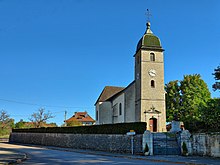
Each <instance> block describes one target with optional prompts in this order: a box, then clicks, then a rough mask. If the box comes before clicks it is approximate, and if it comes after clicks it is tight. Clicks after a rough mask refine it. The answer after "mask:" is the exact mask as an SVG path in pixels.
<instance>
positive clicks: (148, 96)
mask: <svg viewBox="0 0 220 165" xmlns="http://www.w3.org/2000/svg"><path fill="white" fill-rule="evenodd" d="M163 51H164V50H163V48H162V46H161V42H160V39H159V38H158V37H157V36H155V35H154V34H153V32H152V31H151V29H150V22H147V28H146V32H145V34H144V35H143V37H142V38H141V39H140V41H139V42H138V45H137V50H136V54H135V55H134V58H135V120H136V121H141V122H146V123H147V130H150V131H152V132H166V109H165V90H164V58H163V56H164V55H163Z"/></svg>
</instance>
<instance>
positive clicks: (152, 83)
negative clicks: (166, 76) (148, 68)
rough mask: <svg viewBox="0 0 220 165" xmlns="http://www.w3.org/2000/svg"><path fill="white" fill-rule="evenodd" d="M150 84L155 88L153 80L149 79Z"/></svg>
mask: <svg viewBox="0 0 220 165" xmlns="http://www.w3.org/2000/svg"><path fill="white" fill-rule="evenodd" d="M150 85H151V87H152V88H155V81H154V80H151V82H150Z"/></svg>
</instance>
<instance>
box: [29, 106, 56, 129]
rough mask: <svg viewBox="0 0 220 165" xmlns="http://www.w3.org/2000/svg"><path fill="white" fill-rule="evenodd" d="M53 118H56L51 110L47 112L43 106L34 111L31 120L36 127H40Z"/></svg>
mask: <svg viewBox="0 0 220 165" xmlns="http://www.w3.org/2000/svg"><path fill="white" fill-rule="evenodd" d="M51 118H54V116H53V115H52V113H50V112H49V111H48V112H47V113H46V112H45V109H43V108H41V109H39V110H38V111H37V112H35V113H33V114H32V115H31V118H30V119H29V120H30V121H31V122H33V123H34V124H35V127H36V128H40V127H42V126H43V125H44V124H45V123H46V122H47V121H48V120H49V119H51Z"/></svg>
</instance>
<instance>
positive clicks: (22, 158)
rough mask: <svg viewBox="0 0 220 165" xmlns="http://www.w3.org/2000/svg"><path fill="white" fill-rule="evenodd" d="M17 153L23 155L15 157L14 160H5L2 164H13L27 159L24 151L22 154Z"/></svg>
mask: <svg viewBox="0 0 220 165" xmlns="http://www.w3.org/2000/svg"><path fill="white" fill-rule="evenodd" d="M19 155H23V157H21V158H15V160H11V161H9V162H6V163H4V165H13V164H18V163H21V162H23V161H25V160H26V159H27V154H26V153H24V154H19Z"/></svg>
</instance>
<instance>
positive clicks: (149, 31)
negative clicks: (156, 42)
mask: <svg viewBox="0 0 220 165" xmlns="http://www.w3.org/2000/svg"><path fill="white" fill-rule="evenodd" d="M146 16H147V23H146V25H147V29H146V32H145V34H153V32H152V31H151V30H150V17H151V16H152V15H151V13H150V11H149V9H147V12H146Z"/></svg>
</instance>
